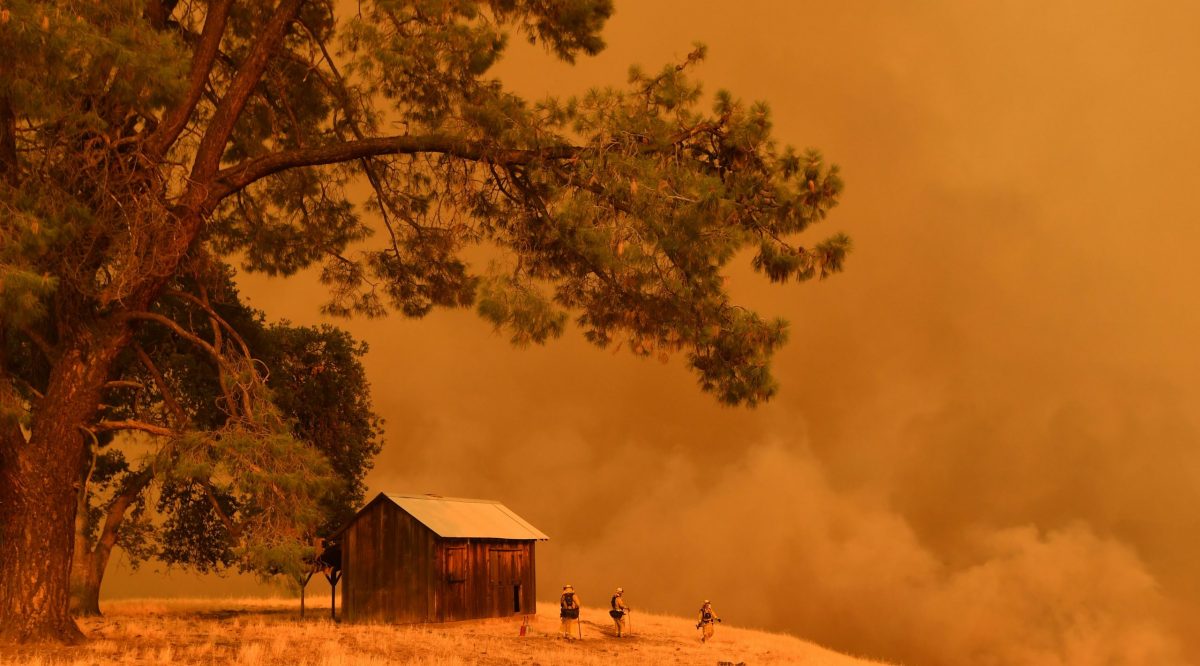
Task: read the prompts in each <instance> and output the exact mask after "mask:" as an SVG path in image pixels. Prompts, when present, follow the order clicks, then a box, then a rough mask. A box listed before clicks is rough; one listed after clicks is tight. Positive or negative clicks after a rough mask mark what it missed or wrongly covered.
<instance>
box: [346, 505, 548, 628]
mask: <svg viewBox="0 0 1200 666" xmlns="http://www.w3.org/2000/svg"><path fill="white" fill-rule="evenodd" d="M534 572H535V561H534V542H533V541H508V540H502V539H441V538H438V537H437V536H436V535H435V534H434V533H433V532H432V531H431V530H430V529H429V528H427V527H425V526H424V525H422V524H421V523H420V522H418V521H417V520H416V519H414V518H413V517H412V516H410V515H408V513H406V512H405V511H403V510H401V509H400V508H399V507H397V506H395V505H394V504H392V503H390V502H387V501H377V502H373V503H372V504H370V505H368V506H367V508H365V509H364V510H363V511H362V512H360V513H359V515H358V517H357V518H356V519H355V520H354V521H353V522H352V523H351V524H350V525H349V526H348V527H347V528H346V530H345V532H344V533H343V535H342V576H343V578H342V609H343V610H342V617H343V619H344V620H346V621H347V622H398V623H417V622H451V621H456V620H470V619H478V618H487V617H507V616H511V615H517V614H532V613H534V612H535V604H536V599H537V590H536V588H535V583H534V580H535V576H534Z"/></svg>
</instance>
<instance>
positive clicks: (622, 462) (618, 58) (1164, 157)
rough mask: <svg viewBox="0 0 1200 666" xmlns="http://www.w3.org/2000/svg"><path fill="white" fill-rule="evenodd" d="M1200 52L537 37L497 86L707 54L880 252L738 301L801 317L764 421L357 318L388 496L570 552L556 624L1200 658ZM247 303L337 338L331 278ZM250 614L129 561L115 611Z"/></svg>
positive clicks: (750, 8)
mask: <svg viewBox="0 0 1200 666" xmlns="http://www.w3.org/2000/svg"><path fill="white" fill-rule="evenodd" d="M1197 25H1200V6H1198V5H1195V4H1192V3H1183V2H1173V3H1172V2H1152V1H1151V2H1147V1H1142V2H1104V3H1094V2H1049V3H1047V2H1034V1H1032V0H1030V1H1022V2H1015V1H1014V2H994V3H961V2H905V3H896V2H885V1H876V2H866V1H862V2H853V3H849V2H847V3H841V2H821V3H818V2H808V1H804V2H767V1H759V2H743V3H736V4H735V3H728V2H697V1H696V0H687V1H682V0H681V1H670V2H667V1H658V2H652V3H651V2H633V1H632V0H625V1H621V2H618V5H617V14H616V16H615V17H614V19H613V20H612V21H611V22H610V24H609V25H608V28H607V30H606V32H605V37H606V39H607V41H608V43H609V47H608V49H607V50H606V51H605V52H604V53H603V54H601V55H600V56H599V57H597V58H594V59H589V60H586V61H582V62H580V63H579V64H578V65H576V66H574V67H570V66H567V65H563V64H561V63H557V62H555V61H553V60H552V59H551V58H549V57H548V56H546V55H545V54H544V53H542V52H541V51H540V49H537V48H531V47H528V46H525V45H523V44H520V43H515V44H514V47H513V49H512V51H511V52H510V54H509V56H508V58H507V59H506V60H505V62H504V63H503V64H502V66H501V67H500V69H499V71H498V75H499V76H500V77H501V78H502V79H503V80H504V81H505V82H506V84H508V85H509V86H510V87H512V88H513V89H515V90H517V91H518V92H521V93H522V94H524V95H525V96H527V97H530V98H537V97H540V96H542V95H545V94H549V93H553V94H568V93H575V92H580V93H581V92H584V91H586V89H587V88H588V87H591V86H595V85H608V84H613V85H620V84H622V83H623V82H624V79H625V73H626V70H627V68H628V66H629V65H630V64H634V63H638V64H641V65H643V66H645V67H647V68H651V69H653V68H657V67H659V66H661V65H662V64H664V63H666V62H668V61H673V60H677V59H678V58H680V57H682V56H683V55H684V54H686V53H687V52H688V51H689V50H690V48H691V44H692V42H693V41H702V42H704V43H706V44H708V46H709V49H710V50H709V59H708V62H707V63H706V64H705V65H704V66H703V67H701V68H700V70H699V71H698V76H699V77H700V78H701V79H702V80H703V81H704V82H705V85H706V91H707V92H709V93H711V92H715V91H716V90H717V89H719V88H728V89H730V90H732V91H733V92H734V93H735V94H736V95H737V96H739V97H741V98H743V99H747V100H753V99H761V100H765V101H767V102H768V103H769V104H770V105H771V107H772V110H773V113H774V119H775V123H776V133H777V136H778V137H780V139H781V140H782V141H783V142H787V143H791V144H794V145H797V146H798V147H809V146H812V147H817V148H819V149H821V150H822V151H823V152H824V153H825V155H826V157H827V158H828V159H829V160H830V161H832V162H835V163H837V164H839V165H841V167H842V168H843V172H844V176H845V179H846V182H847V189H846V193H845V195H844V197H843V204H842V205H841V206H840V207H839V208H838V209H836V210H835V211H834V213H833V215H832V216H831V218H830V220H829V221H828V222H826V223H825V224H823V225H821V226H820V227H819V228H817V229H815V230H814V237H819V236H824V235H827V234H829V233H832V232H833V231H835V230H842V231H846V232H847V233H849V234H850V235H851V236H852V237H853V239H854V242H855V251H854V253H853V254H852V255H851V257H850V261H849V264H848V267H847V271H846V272H845V273H844V274H842V275H838V276H836V277H834V278H832V279H830V280H827V281H825V282H821V283H810V284H805V285H800V286H797V285H789V286H784V287H775V286H771V285H769V284H767V282H766V281H765V280H764V279H762V278H760V277H759V276H756V275H753V274H752V273H751V272H750V270H749V269H748V265H747V264H748V261H743V262H741V264H740V266H739V268H738V269H737V270H736V271H735V272H734V273H733V274H732V276H731V280H732V282H731V284H732V287H733V289H734V290H735V292H736V293H737V294H738V295H739V297H740V298H741V299H742V301H743V302H744V303H746V304H747V305H752V306H753V307H755V308H757V309H759V310H760V311H762V312H764V313H768V314H771V315H781V316H784V317H786V318H787V319H789V320H790V321H791V324H792V326H791V340H790V342H789V344H788V345H787V346H786V348H785V349H784V350H783V351H782V352H781V353H780V354H779V355H778V357H777V360H776V365H775V367H776V371H777V375H778V378H779V381H780V383H781V391H780V393H779V395H778V397H777V398H776V399H775V400H774V401H772V402H771V403H770V404H768V405H767V406H765V407H761V408H758V409H756V410H744V409H729V408H723V407H720V406H719V405H717V403H716V401H715V400H714V399H713V398H712V397H710V396H707V395H703V394H701V393H700V392H699V390H698V389H697V387H696V386H695V383H694V380H693V378H692V376H691V375H690V374H688V373H687V372H686V371H685V370H684V368H683V367H682V362H681V361H680V360H678V359H675V360H672V361H671V362H669V363H667V364H660V363H656V362H653V361H649V362H647V361H641V360H638V359H635V358H633V357H632V356H630V355H628V354H627V353H617V354H613V353H611V352H605V351H599V350H597V349H595V348H593V347H590V346H589V345H587V344H586V343H585V342H583V341H582V339H581V338H580V337H579V336H578V334H577V333H576V332H574V331H569V332H568V334H567V335H566V336H565V337H564V338H563V339H562V340H559V341H557V342H554V343H552V344H550V345H549V346H547V347H544V348H532V349H529V350H514V349H512V348H510V347H509V345H508V343H507V342H506V339H505V338H504V337H503V336H500V335H496V334H494V333H493V332H492V331H491V329H490V328H489V326H488V325H487V324H486V323H484V322H483V321H481V320H480V319H478V318H477V317H476V316H475V315H474V314H472V313H471V312H468V311H453V312H448V311H441V312H437V313H435V314H433V315H431V316H429V317H428V318H426V319H424V320H421V321H411V320H404V319H402V318H400V317H391V318H388V319H384V320H376V321H362V320H351V321H339V322H336V323H337V324H338V325H340V326H344V327H346V328H347V329H349V330H350V331H352V332H353V333H354V334H355V335H356V336H358V337H360V338H362V339H364V340H366V341H367V342H368V343H370V345H371V353H370V355H369V357H368V360H367V363H368V370H369V373H370V376H371V381H372V390H373V395H374V400H375V404H376V407H377V409H378V411H379V412H380V413H381V414H382V415H383V416H384V417H385V418H386V420H387V444H386V446H385V449H384V452H383V454H382V455H381V456H380V457H379V458H378V460H377V462H376V466H375V470H374V471H373V472H372V474H371V476H370V477H369V485H370V492H371V493H375V492H379V491H381V490H388V491H397V492H437V493H441V494H444V495H457V496H467V497H487V498H494V499H499V500H501V501H504V502H505V503H506V504H508V505H509V506H510V507H512V508H513V509H514V510H516V511H517V512H518V513H520V514H521V515H523V516H524V517H525V518H527V519H528V520H529V521H530V522H532V523H533V524H535V525H537V526H538V527H539V528H541V529H542V530H543V531H545V532H546V533H548V534H550V535H551V537H552V541H550V542H549V543H547V544H544V545H541V546H539V551H538V565H539V583H538V584H539V590H540V593H541V596H542V597H543V598H547V599H549V598H550V597H551V596H553V595H554V594H556V591H557V589H558V587H559V586H560V585H561V584H562V583H565V582H571V583H573V584H574V585H575V587H576V588H577V589H578V590H579V591H580V594H581V596H582V597H583V598H584V600H585V601H586V602H588V603H601V604H602V603H604V602H605V600H606V599H607V597H608V595H609V594H610V593H611V590H612V588H613V587H615V586H617V585H622V586H624V587H625V589H626V597H627V599H628V600H629V603H630V604H631V605H632V606H633V607H634V608H635V610H636V609H637V608H639V607H641V608H644V609H647V610H650V609H652V610H655V611H665V612H673V613H678V614H683V615H688V614H692V613H694V612H695V609H696V608H697V607H698V606H699V604H700V602H701V601H702V600H703V599H705V598H709V599H712V600H713V602H714V605H715V606H716V607H717V609H718V611H719V612H720V613H721V614H722V615H723V616H724V617H725V618H726V621H727V622H732V623H737V624H740V625H749V626H756V627H765V628H771V629H777V630H784V631H788V632H791V633H794V634H797V635H799V636H801V637H804V638H808V639H811V640H815V641H817V642H820V643H823V644H825V645H828V646H830V647H833V648H836V649H839V650H842V651H846V652H850V653H854V654H859V655H867V656H874V657H880V658H888V659H894V660H905V661H908V662H910V663H921V664H964V663H973V664H1018V663H1019V664H1095V663H1108V664H1125V663H1128V664H1144V663H1155V664H1170V663H1184V662H1189V661H1193V660H1196V659H1197V655H1200V642H1197V641H1196V640H1195V639H1192V638H1190V637H1191V636H1196V635H1200V621H1198V618H1200V615H1198V613H1197V611H1198V608H1200V571H1198V570H1197V568H1196V567H1195V566H1194V560H1195V559H1196V554H1197V542H1198V540H1200V519H1198V518H1197V514H1196V508H1197V507H1198V506H1200V411H1198V410H1197V409H1196V405H1197V402H1196V401H1197V398H1198V397H1200V373H1198V371H1200V367H1198V366H1200V363H1198V360H1200V359H1198V356H1197V351H1196V347H1195V345H1196V341H1197V339H1200V336H1198V333H1200V308H1198V307H1197V305H1198V303H1197V292H1196V287H1197V285H1200V268H1197V264H1196V262H1195V261H1193V260H1192V257H1191V254H1192V248H1194V247H1196V246H1197V241H1200V225H1197V222H1198V221H1200V202H1198V199H1197V188H1198V186H1200V161H1198V160H1197V157H1196V156H1197V155H1198V154H1200V130H1198V129H1197V126H1196V119H1197V118H1200V85H1198V84H1200V77H1198V76H1197V74H1196V63H1198V62H1200V40H1197V39H1196V38H1195V29H1196V26H1197ZM520 41H521V40H520V39H515V40H514V42H520ZM240 282H241V284H242V287H243V289H244V291H245V293H246V295H247V296H248V297H249V299H250V302H251V304H252V305H254V306H256V307H259V308H262V309H264V310H266V311H267V313H268V315H269V316H270V317H272V318H287V319H291V320H292V321H295V322H300V323H315V322H319V321H323V319H322V318H321V317H320V316H319V314H318V312H317V308H318V306H319V304H320V302H322V300H323V293H322V291H321V288H320V287H319V285H317V284H316V282H315V280H314V279H313V278H312V276H303V277H301V278H298V279H293V280H289V281H282V280H268V279H266V278H263V277H261V276H243V277H242V278H241V280H240ZM118 560H119V558H118ZM200 586H202V587H200ZM246 586H247V583H246V582H245V581H244V580H241V579H229V580H226V581H224V582H223V583H220V584H213V583H212V582H211V581H205V582H203V583H198V582H197V581H196V579H193V578H189V577H181V576H179V575H174V576H171V577H167V578H164V577H161V576H157V575H154V574H152V570H143V571H141V572H138V573H137V574H136V575H131V574H130V573H129V572H128V571H127V569H126V568H125V567H123V566H121V564H120V562H119V561H117V562H114V570H113V571H112V572H111V576H110V579H109V580H108V581H107V582H106V594H107V595H108V596H109V597H110V598H111V597H118V596H130V595H170V594H184V593H192V594H194V593H195V591H196V590H199V589H204V590H207V591H213V590H220V591H221V592H224V593H237V591H238V590H242V591H244V590H245V589H246ZM322 591H323V592H324V593H325V594H327V593H328V588H327V587H323V590H322V589H321V588H318V587H317V586H316V585H315V584H314V585H313V587H312V588H310V594H313V595H314V596H317V597H318V598H319V597H320V594H321V593H322ZM635 618H636V615H635Z"/></svg>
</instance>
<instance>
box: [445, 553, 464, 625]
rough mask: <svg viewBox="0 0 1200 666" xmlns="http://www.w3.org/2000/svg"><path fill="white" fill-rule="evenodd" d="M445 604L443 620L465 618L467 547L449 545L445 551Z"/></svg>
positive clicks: (449, 620)
mask: <svg viewBox="0 0 1200 666" xmlns="http://www.w3.org/2000/svg"><path fill="white" fill-rule="evenodd" d="M443 552H444V553H445V559H444V560H443V561H444V562H445V571H444V574H445V581H446V586H445V590H446V594H445V601H444V602H443V603H444V604H445V605H444V607H443V611H442V620H443V621H445V622H451V621H454V620H465V619H467V618H468V615H467V547H466V546H448V547H447V548H446V549H445V551H443Z"/></svg>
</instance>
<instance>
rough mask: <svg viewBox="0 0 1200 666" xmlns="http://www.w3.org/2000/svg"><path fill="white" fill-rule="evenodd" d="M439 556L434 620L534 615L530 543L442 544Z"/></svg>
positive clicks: (467, 541) (483, 541)
mask: <svg viewBox="0 0 1200 666" xmlns="http://www.w3.org/2000/svg"><path fill="white" fill-rule="evenodd" d="M439 551H440V557H439V566H438V569H439V571H440V572H441V574H442V575H441V586H440V587H441V591H440V593H439V594H438V601H439V603H438V610H439V613H438V619H439V620H441V621H443V622H449V621H453V620H467V619H474V618H484V617H506V616H509V615H516V614H532V613H534V612H535V611H534V605H535V603H536V599H537V589H536V588H535V586H534V585H535V583H534V571H535V568H534V566H535V562H534V542H533V541H504V540H499V539H444V540H441V543H440V544H439Z"/></svg>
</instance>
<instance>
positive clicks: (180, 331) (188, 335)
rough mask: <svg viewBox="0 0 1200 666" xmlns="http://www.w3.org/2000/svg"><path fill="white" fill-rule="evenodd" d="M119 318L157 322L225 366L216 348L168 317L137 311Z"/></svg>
mask: <svg viewBox="0 0 1200 666" xmlns="http://www.w3.org/2000/svg"><path fill="white" fill-rule="evenodd" d="M120 316H121V317H122V318H124V319H144V320H146V321H153V322H158V323H159V324H162V325H163V326H166V327H167V328H169V329H171V330H172V331H174V332H175V335H178V336H179V337H181V338H183V339H184V340H187V341H188V342H190V343H192V344H194V345H196V346H197V347H199V348H201V349H203V350H204V351H206V352H208V355H209V356H212V357H213V359H214V360H215V361H216V362H217V364H218V365H219V366H221V367H224V366H225V359H224V358H222V357H221V353H220V352H219V351H217V348H216V347H213V346H212V345H210V344H209V343H208V341H207V340H205V339H204V338H201V337H200V336H198V335H196V334H195V333H192V332H191V331H189V330H187V329H186V328H184V327H182V326H180V325H179V323H178V322H176V321H175V320H174V319H171V318H170V317H167V316H164V315H160V314H158V313H157V312H142V311H139V310H132V311H128V312H123V313H121V315H120Z"/></svg>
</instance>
